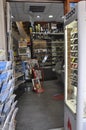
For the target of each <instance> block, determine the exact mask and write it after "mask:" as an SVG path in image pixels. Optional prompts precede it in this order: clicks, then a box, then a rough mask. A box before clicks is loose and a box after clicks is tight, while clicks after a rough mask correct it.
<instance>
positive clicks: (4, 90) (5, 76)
mask: <svg viewBox="0 0 86 130" xmlns="http://www.w3.org/2000/svg"><path fill="white" fill-rule="evenodd" d="M0 88H1V89H0V130H5V129H6V130H9V127H10V122H11V125H12V126H11V128H10V129H13V128H15V126H14V122H15V116H16V113H17V111H18V108H16V104H17V101H15V97H16V95H15V94H13V93H14V88H15V78H14V76H13V64H12V61H0ZM15 111H16V113H15V114H14V112H15ZM13 116H14V118H13Z"/></svg>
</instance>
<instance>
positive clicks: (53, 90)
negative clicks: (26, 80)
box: [16, 80, 64, 130]
mask: <svg viewBox="0 0 86 130" xmlns="http://www.w3.org/2000/svg"><path fill="white" fill-rule="evenodd" d="M44 88H45V92H44V93H42V94H37V93H34V92H32V91H26V92H25V93H24V94H23V95H22V96H21V97H20V99H19V103H18V107H19V111H18V114H17V126H16V130H49V129H53V130H54V129H55V128H61V127H63V122H64V101H63V100H55V99H53V96H54V95H55V94H59V93H63V92H64V87H63V86H62V84H58V83H57V80H52V81H45V82H44ZM57 130H58V129H57Z"/></svg>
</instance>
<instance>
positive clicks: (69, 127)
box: [67, 118, 72, 130]
mask: <svg viewBox="0 0 86 130" xmlns="http://www.w3.org/2000/svg"><path fill="white" fill-rule="evenodd" d="M67 127H68V130H72V126H71V122H70V119H69V118H68V122H67Z"/></svg>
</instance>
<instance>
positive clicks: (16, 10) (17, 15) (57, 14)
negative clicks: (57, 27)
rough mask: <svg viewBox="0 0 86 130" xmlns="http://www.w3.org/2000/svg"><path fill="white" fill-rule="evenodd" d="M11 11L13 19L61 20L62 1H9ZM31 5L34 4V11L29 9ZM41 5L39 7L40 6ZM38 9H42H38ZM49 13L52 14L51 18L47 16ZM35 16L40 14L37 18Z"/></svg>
mask: <svg viewBox="0 0 86 130" xmlns="http://www.w3.org/2000/svg"><path fill="white" fill-rule="evenodd" d="M10 5H11V13H12V16H13V17H14V18H13V21H23V22H24V21H30V22H31V23H33V22H35V21H42V22H43V21H46V22H47V21H50V22H51V21H57V22H62V21H63V20H62V16H63V15H64V3H63V2H58V3H34V2H33V3H30V2H10ZM31 6H35V7H34V8H35V12H34V11H31V10H30V8H31ZM40 7H41V8H40ZM39 9H41V10H42V9H44V11H43V12H42V11H40V10H39ZM49 15H53V18H49ZM37 16H40V17H39V18H37Z"/></svg>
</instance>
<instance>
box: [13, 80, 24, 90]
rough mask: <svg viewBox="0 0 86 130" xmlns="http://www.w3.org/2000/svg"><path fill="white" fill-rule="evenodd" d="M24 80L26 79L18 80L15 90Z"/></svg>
mask: <svg viewBox="0 0 86 130" xmlns="http://www.w3.org/2000/svg"><path fill="white" fill-rule="evenodd" d="M24 82H25V80H19V81H17V82H16V85H15V88H14V90H16V89H17V88H18V86H19V85H21V84H23V83H24Z"/></svg>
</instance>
